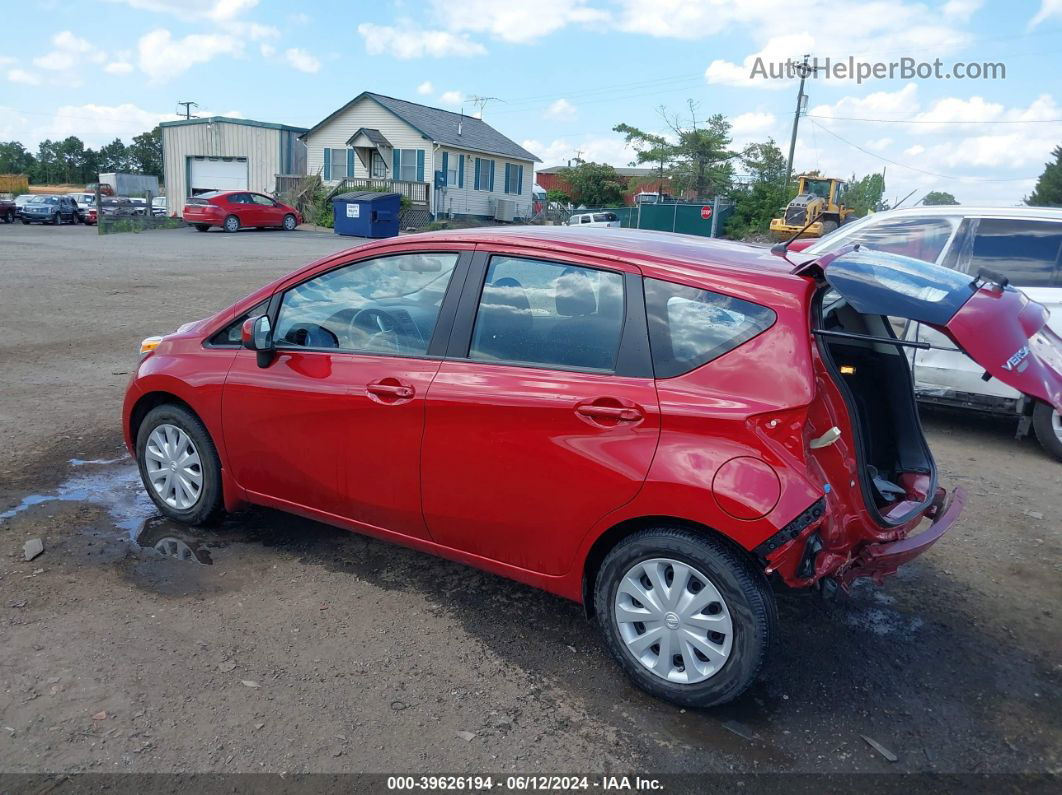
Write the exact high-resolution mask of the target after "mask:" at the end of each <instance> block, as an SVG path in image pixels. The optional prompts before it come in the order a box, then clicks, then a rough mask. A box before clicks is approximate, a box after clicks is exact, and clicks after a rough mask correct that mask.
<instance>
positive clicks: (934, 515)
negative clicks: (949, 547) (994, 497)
mask: <svg viewBox="0 0 1062 795" xmlns="http://www.w3.org/2000/svg"><path fill="white" fill-rule="evenodd" d="M965 505H966V492H965V491H964V490H963V489H961V488H956V489H955V490H954V491H953V492H952V493H951V499H950V500H948V501H947V503H946V504H945V502H944V493H943V491H942V492H941V493H940V497H939V499H938V500H937V501H935V502H934V503H933V505H931V506H930V507H929V508H928V509H927V510H926V513H925V516H927V517H929V518H931V519H932V520H933V523H932V524H931V525H930V526H929V527H927V528H926V529H925V530H923V531H922V532H921V533H918V534H917V535H913V536H908V537H907V538H903V539H901V540H899V541H889V542H887V543H881V544H869V545H867V546H865V547H863V549H861V550H860V551H859V554H858V555H857V556H856V557H855V559H854V560H853V561H852V563H851V565H849V566H847V567H845V568H844V569H843V570H842V571H840V572H838V573H837V574H836V575H835V579H836V580H837V582H838V583H839V584H840V585H841V587H843V588H846V589H847V588H848V586H849V585H851V584H852V582H854V581H855V580H857V579H859V578H860V577H870V578H871V579H872V580H874V582H876V583H878V584H879V585H880V584H881V582H882V580H883V579H884V578H885V577H887V576H888V575H890V574H895V573H896V570H897V569H898V568H899V567H900V566H902V565H903V564H904V563H907V562H908V561H911V560H913V559H914V558H917V557H918V556H919V555H921V554H922V553H923V552H925V551H926V550H927V549H929V548H930V547H931V546H933V544H935V543H936V542H937V541H939V540H940V539H941V537H942V536H943V535H944V534H945V533H947V532H948V531H949V530H950V529H951V528H952V527H953V526H954V525H955V522H956V521H958V519H959V516H960V514H962V509H963V507H964V506H965Z"/></svg>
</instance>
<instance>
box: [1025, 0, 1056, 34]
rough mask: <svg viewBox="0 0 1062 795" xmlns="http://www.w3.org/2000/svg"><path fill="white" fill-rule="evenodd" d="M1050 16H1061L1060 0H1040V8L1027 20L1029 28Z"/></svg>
mask: <svg viewBox="0 0 1062 795" xmlns="http://www.w3.org/2000/svg"><path fill="white" fill-rule="evenodd" d="M1052 17H1062V0H1040V10H1039V11H1037V12H1036V16H1034V17H1033V18H1032V19H1030V20H1029V30H1032V29H1033V28H1035V27H1036V26H1037V25H1039V24H1040V23H1041V22H1045V21H1047V20H1048V19H1051V18H1052Z"/></svg>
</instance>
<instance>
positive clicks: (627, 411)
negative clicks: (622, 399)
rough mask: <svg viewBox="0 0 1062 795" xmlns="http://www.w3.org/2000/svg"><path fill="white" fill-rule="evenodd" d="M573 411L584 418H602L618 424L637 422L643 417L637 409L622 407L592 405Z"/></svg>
mask: <svg viewBox="0 0 1062 795" xmlns="http://www.w3.org/2000/svg"><path fill="white" fill-rule="evenodd" d="M575 410H576V411H577V412H578V413H579V414H582V415H583V416H584V417H593V418H597V417H604V418H607V419H610V420H619V421H620V422H637V421H638V420H640V419H643V418H644V416H645V415H644V414H642V412H640V411H639V410H638V409H632V408H627V407H623V406H595V405H594V404H592V403H588V404H586V405H583V406H578V407H576V409H575Z"/></svg>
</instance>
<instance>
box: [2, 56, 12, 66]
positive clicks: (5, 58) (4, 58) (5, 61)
mask: <svg viewBox="0 0 1062 795" xmlns="http://www.w3.org/2000/svg"><path fill="white" fill-rule="evenodd" d="M15 60H16V59H15V58H12V57H11V56H10V55H0V66H7V65H8V64H13V63H14V62H15Z"/></svg>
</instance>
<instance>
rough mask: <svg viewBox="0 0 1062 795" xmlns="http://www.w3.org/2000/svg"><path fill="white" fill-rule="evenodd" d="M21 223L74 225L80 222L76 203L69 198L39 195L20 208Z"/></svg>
mask: <svg viewBox="0 0 1062 795" xmlns="http://www.w3.org/2000/svg"><path fill="white" fill-rule="evenodd" d="M20 217H21V218H22V223H24V224H30V223H34V222H37V223H42V224H55V225H59V224H63V223H71V224H76V223H78V222H80V221H81V215H80V213H79V212H78V208H77V202H75V201H74V200H73V199H72V198H70V197H69V196H53V195H44V194H42V195H39V196H34V197H33V199H32V200H30V201H28V202H27V203H26V204H24V205H23V207H22V212H21V213H20Z"/></svg>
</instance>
